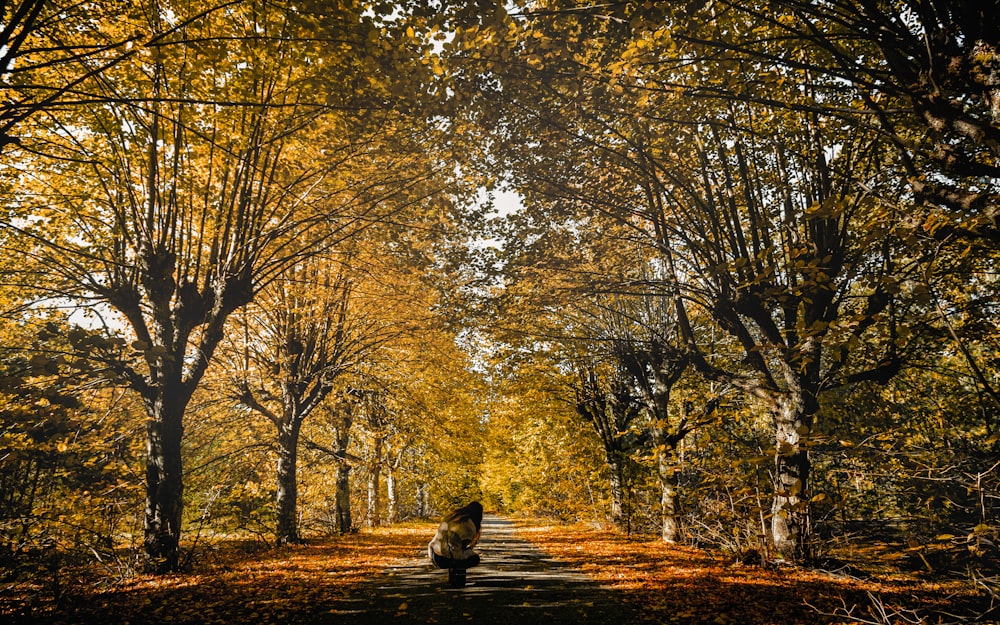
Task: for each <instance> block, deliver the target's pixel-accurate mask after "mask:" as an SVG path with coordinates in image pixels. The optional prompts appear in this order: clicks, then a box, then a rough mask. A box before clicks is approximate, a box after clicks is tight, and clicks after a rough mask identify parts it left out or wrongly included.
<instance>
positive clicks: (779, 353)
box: [456, 3, 915, 559]
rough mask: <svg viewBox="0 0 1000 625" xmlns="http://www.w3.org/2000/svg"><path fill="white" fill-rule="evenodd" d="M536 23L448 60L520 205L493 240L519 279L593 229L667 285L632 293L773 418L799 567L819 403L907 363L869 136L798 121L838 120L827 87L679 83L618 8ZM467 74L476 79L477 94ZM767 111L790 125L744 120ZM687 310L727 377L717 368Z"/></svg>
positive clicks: (778, 541) (680, 75)
mask: <svg viewBox="0 0 1000 625" xmlns="http://www.w3.org/2000/svg"><path fill="white" fill-rule="evenodd" d="M548 8H549V9H551V10H546V9H545V8H541V7H534V6H532V7H528V8H525V9H524V10H523V11H522V12H520V13H514V14H512V15H510V16H508V17H507V18H506V19H505V20H504V22H503V24H502V26H496V25H493V24H485V25H483V26H480V27H479V28H477V29H470V31H468V32H466V33H465V37H463V38H460V40H459V43H460V45H464V46H465V47H464V48H462V49H460V50H458V51H456V55H457V56H458V57H459V58H458V60H457V61H456V62H457V63H458V67H459V68H460V69H458V70H456V72H458V73H459V75H460V76H467V77H468V80H469V81H470V84H472V85H475V86H476V88H478V89H479V90H480V91H482V92H483V94H484V95H483V96H482V99H481V100H480V102H479V106H477V107H471V108H470V111H472V112H471V113H470V115H481V116H484V117H486V116H491V117H494V118H496V119H499V120H502V123H499V124H496V125H495V126H493V127H494V128H496V132H495V133H494V134H493V135H491V136H492V137H493V139H494V140H495V141H497V144H496V146H497V149H498V150H500V149H502V150H503V152H502V153H503V154H504V155H505V160H504V165H505V166H506V167H508V168H509V171H510V179H511V180H512V181H513V184H516V185H517V188H518V190H519V191H521V193H522V195H523V196H524V198H525V208H526V210H525V212H524V214H518V215H514V216H512V217H511V218H510V219H509V220H508V223H510V224H511V226H512V227H513V228H515V229H517V230H518V231H519V232H520V234H521V237H520V238H521V240H522V241H524V244H523V245H522V246H521V247H522V248H524V250H527V251H528V252H527V255H526V256H525V258H526V259H527V261H526V262H520V263H519V264H518V266H523V265H529V264H530V263H531V262H532V261H531V260H530V259H531V258H533V257H534V256H533V255H540V254H541V252H542V250H543V249H544V247H543V246H546V245H549V246H550V245H551V244H552V241H554V240H556V239H557V237H559V236H567V235H565V234H559V233H572V234H573V236H574V237H575V238H576V240H578V241H579V242H580V244H586V245H593V246H594V249H595V250H596V249H601V248H600V245H601V244H600V239H601V236H602V234H601V232H600V230H597V228H598V227H600V226H604V224H606V223H609V222H610V223H614V224H617V227H618V228H619V229H620V230H621V231H622V232H628V233H629V239H630V240H633V241H636V242H639V243H640V244H641V245H643V246H645V248H646V249H647V250H649V253H650V254H651V255H654V256H655V257H657V258H658V259H659V260H658V262H659V263H660V266H661V267H662V268H663V269H664V271H663V273H662V274H661V275H662V276H664V279H663V280H660V281H657V282H655V283H649V284H647V286H646V288H647V289H648V292H649V293H650V294H659V295H662V296H664V297H666V298H668V299H670V300H671V301H673V304H674V307H675V310H676V314H677V317H676V319H677V321H678V328H679V329H680V333H681V337H682V340H683V342H684V346H683V350H684V351H685V352H686V357H687V358H689V359H690V362H691V363H692V365H693V366H695V367H696V368H697V369H698V370H699V371H701V372H702V374H703V375H705V376H706V377H707V378H708V379H710V380H714V381H716V382H722V383H725V384H727V385H731V386H732V387H733V388H738V389H742V390H744V391H745V392H747V393H750V394H753V395H755V396H756V397H758V398H759V399H760V400H761V401H762V402H763V405H765V406H767V407H768V408H767V409H768V410H769V412H770V413H771V415H772V418H773V423H774V431H775V456H774V461H775V488H774V499H773V506H772V508H773V509H772V514H771V519H772V536H773V541H774V543H775V545H776V546H777V548H778V551H779V552H780V553H781V554H783V555H784V556H785V557H788V558H792V559H798V558H802V557H803V556H805V554H806V553H807V550H808V527H809V522H808V503H809V498H810V495H809V486H808V480H809V467H810V464H809V452H808V436H809V434H810V432H811V430H812V427H813V420H814V416H815V414H816V413H817V411H818V409H819V406H820V394H821V392H822V391H824V390H825V389H829V388H833V387H836V386H838V385H841V384H844V383H850V382H857V381H864V380H868V381H884V380H886V379H888V378H890V377H891V376H892V375H893V374H894V373H895V372H896V371H898V368H899V366H900V362H901V360H902V356H903V355H904V353H903V351H904V348H905V346H906V341H905V338H901V336H902V335H903V334H904V333H905V332H906V330H905V328H904V324H902V323H901V322H900V321H899V319H900V316H901V313H902V311H903V309H904V307H903V305H902V304H901V303H900V301H901V298H900V295H901V294H905V293H906V292H908V290H909V289H910V288H912V286H913V284H914V283H913V279H914V276H915V274H913V273H908V272H911V271H912V269H913V267H914V266H915V264H914V263H913V253H912V252H911V251H910V250H909V249H907V248H906V246H905V245H904V241H905V239H904V237H903V235H902V234H901V233H900V232H898V231H896V230H894V225H895V224H898V221H895V220H894V219H893V216H894V215H895V213H894V211H895V207H896V206H897V205H898V201H899V200H900V198H901V196H900V195H899V193H898V189H899V187H898V184H897V180H896V179H895V178H893V177H891V176H888V175H886V171H887V170H886V165H892V164H894V163H895V160H894V159H895V158H896V156H895V154H894V152H893V151H892V150H891V149H890V147H891V146H888V145H887V143H886V142H885V141H884V138H883V137H881V136H880V135H879V133H877V132H874V131H870V132H867V133H866V132H858V131H857V128H855V127H853V126H850V125H847V124H844V123H842V122H841V121H840V120H839V119H838V118H837V117H836V116H833V115H824V114H821V113H819V112H816V111H814V110H812V109H811V108H810V106H809V103H810V102H813V101H814V100H815V99H817V98H818V97H820V96H819V95H818V94H820V93H821V92H822V93H823V95H824V97H825V98H827V99H826V100H825V102H826V103H827V104H828V105H829V106H835V105H836V104H841V105H843V106H848V102H849V98H847V97H846V96H844V97H841V99H839V100H834V98H833V96H830V95H828V94H829V93H835V90H834V88H833V86H831V85H830V84H829V83H830V82H834V81H833V79H832V78H825V79H824V80H826V81H827V82H822V84H820V85H817V84H815V83H816V79H815V78H813V79H811V80H810V79H809V77H808V76H807V75H806V73H801V72H799V71H798V70H797V69H796V70H792V69H788V68H779V69H777V70H776V69H775V68H774V67H771V66H761V65H753V64H748V63H742V64H741V63H740V62H739V61H738V60H735V59H732V58H729V57H727V56H726V55H719V56H716V57H712V58H706V59H704V60H702V59H700V57H699V58H698V62H694V63H686V62H682V61H683V59H681V58H680V57H676V55H677V54H679V52H678V50H677V49H676V47H675V44H674V40H673V39H671V38H670V36H669V28H668V27H667V26H665V25H664V26H662V27H661V28H652V27H650V28H649V29H648V30H643V29H639V30H638V31H635V32H634V31H633V28H632V24H633V23H632V22H630V21H629V20H630V18H631V17H632V16H631V15H629V14H628V9H627V7H619V6H615V7H588V8H585V9H580V10H573V9H570V8H568V7H566V6H563V5H562V4H559V3H555V4H554V5H553V6H552V7H548ZM741 26H743V24H742V23H740V24H739V25H738V26H735V27H741ZM463 41H464V44H463V43H462V42H463ZM503 58H516V59H519V61H520V62H519V63H506V64H501V63H499V62H498V59H503ZM675 58H677V62H676V63H673V62H667V61H671V60H673V59H675ZM466 67H468V68H480V69H481V68H483V67H486V68H487V69H488V70H490V74H489V76H490V80H484V79H480V78H477V77H476V76H475V75H474V73H473V72H472V71H471V70H470V71H469V72H468V73H467V74H465V73H463V72H464V68H466ZM686 86H690V88H691V90H693V91H696V92H697V90H698V89H700V90H701V91H705V90H709V89H710V86H712V87H714V89H715V91H714V93H720V92H721V93H731V92H732V93H734V92H737V91H738V90H742V93H744V94H745V97H741V98H726V97H721V96H720V97H717V98H700V97H695V95H696V94H692V95H689V94H688V93H687V91H685V87H686ZM668 87H669V88H668ZM824 88H825V89H826V90H825V91H824ZM778 95H781V96H783V97H787V98H788V101H789V102H794V103H795V105H796V106H794V107H793V106H790V107H788V109H790V110H787V109H781V110H775V109H772V108H768V107H767V106H764V105H758V100H760V99H762V98H765V97H772V98H774V97H778ZM525 137H531V140H530V141H525V140H524V138H525ZM581 233H586V234H581ZM507 240H508V241H513V240H515V237H514V236H511V237H508V239H507ZM509 247H510V250H511V251H514V252H517V251H518V246H517V245H509ZM521 253H525V252H523V251H522V252H521ZM511 266H513V265H511ZM566 271H567V272H575V274H576V275H577V276H580V275H581V274H584V273H585V272H584V271H582V270H581V269H580V268H574V267H567V268H566ZM694 310H697V311H698V315H699V316H702V315H703V316H704V317H705V318H708V319H711V320H712V322H713V323H714V324H715V325H716V326H717V327H718V329H719V330H720V331H723V332H725V333H728V334H729V335H730V336H731V337H732V340H733V341H734V344H735V345H737V346H739V349H740V351H741V352H742V355H741V357H740V358H735V359H726V360H725V361H718V360H714V359H713V357H712V355H711V353H710V352H709V347H708V345H707V344H705V343H704V342H703V341H702V340H701V337H700V336H699V335H698V333H697V332H696V331H695V330H694V328H693V326H692V325H691V323H690V320H691V318H692V314H693V313H692V312H691V311H694ZM876 334H877V335H879V336H887V337H889V338H888V340H886V341H885V342H884V343H881V344H882V345H883V346H884V351H882V352H881V353H877V354H876V353H872V352H870V351H867V350H865V349H856V348H859V347H862V346H863V345H864V341H865V337H871V336H874V335H876ZM723 362H727V363H728V362H731V363H733V366H732V367H730V366H728V365H725V366H723V364H722V363H723Z"/></svg>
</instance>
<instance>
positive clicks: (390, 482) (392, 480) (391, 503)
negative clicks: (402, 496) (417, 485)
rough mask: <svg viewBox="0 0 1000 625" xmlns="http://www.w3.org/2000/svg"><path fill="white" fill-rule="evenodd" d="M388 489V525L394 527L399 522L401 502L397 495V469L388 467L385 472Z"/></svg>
mask: <svg viewBox="0 0 1000 625" xmlns="http://www.w3.org/2000/svg"><path fill="white" fill-rule="evenodd" d="M385 487H386V506H387V509H386V517H385V520H386V523H388V524H389V525H393V524H395V523H397V522H398V521H399V502H398V497H397V494H398V493H396V467H394V466H391V465H390V466H388V467H386V470H385Z"/></svg>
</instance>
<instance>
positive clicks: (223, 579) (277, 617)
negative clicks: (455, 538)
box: [0, 524, 434, 625]
mask: <svg viewBox="0 0 1000 625" xmlns="http://www.w3.org/2000/svg"><path fill="white" fill-rule="evenodd" d="M433 531H434V530H433V524H409V525H401V526H394V527H387V528H377V529H374V530H365V531H362V532H359V533H357V534H350V535H347V536H342V537H331V538H328V539H323V540H318V541H313V542H310V543H308V544H304V545H291V546H286V547H283V548H281V549H268V550H263V551H258V552H249V553H248V551H247V550H246V549H245V548H243V547H242V546H240V545H235V544H233V543H226V542H220V543H219V544H216V545H214V546H213V547H212V548H210V549H207V550H205V551H204V552H202V553H201V555H200V557H199V565H198V566H197V570H196V571H195V572H194V573H187V574H174V575H163V576H152V575H150V576H139V577H136V578H133V579H132V580H130V581H128V582H126V583H122V584H119V585H117V586H115V587H113V588H112V589H111V590H109V591H105V592H97V591H96V590H93V589H88V588H67V589H65V590H64V591H63V596H62V597H61V603H62V605H61V608H60V609H59V610H55V609H54V606H53V605H52V604H51V603H48V604H39V603H37V602H35V603H34V604H31V603H29V602H28V600H27V598H24V600H23V601H19V602H14V601H11V602H9V605H15V604H16V605H19V606H20V607H19V608H18V609H16V610H11V611H10V612H9V613H5V611H4V610H2V609H0V621H5V619H7V618H10V619H11V620H13V621H14V622H23V623H35V622H39V621H42V620H44V622H46V623H50V624H53V625H62V624H63V623H74V624H81V625H83V624H89V623H93V624H95V625H106V624H107V623H116V624H125V623H146V622H150V621H151V619H155V620H157V621H158V622H161V623H171V624H179V623H191V624H195V623H198V624H205V625H211V624H214V623H219V624H229V623H255V624H260V625H266V624H269V623H282V624H285V623H288V624H292V623H310V622H314V621H316V620H318V618H317V615H322V614H330V613H336V612H337V611H338V610H339V609H342V608H343V606H344V605H348V604H350V603H351V602H352V601H354V602H356V601H357V600H358V599H359V597H358V595H357V593H358V589H359V588H360V587H361V586H362V585H363V584H365V583H366V582H368V581H370V580H371V579H372V578H374V577H375V576H376V575H378V574H380V573H382V572H383V571H385V570H386V569H387V568H389V567H390V566H392V565H393V564H395V563H396V562H398V560H399V559H400V558H403V557H406V556H412V555H413V553H415V552H417V551H418V550H420V549H421V548H422V547H423V546H424V545H425V544H426V542H427V536H429V535H432V534H433ZM4 604H7V602H4V603H0V605H4ZM26 607H27V609H25V608H26ZM406 608H407V603H406V602H405V601H403V602H402V603H401V605H400V606H399V611H400V612H401V613H405V611H406ZM5 622H6V621H5Z"/></svg>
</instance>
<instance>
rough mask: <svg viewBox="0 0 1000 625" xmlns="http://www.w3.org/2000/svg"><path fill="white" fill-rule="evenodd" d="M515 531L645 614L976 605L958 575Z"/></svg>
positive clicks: (717, 616) (567, 532) (654, 619)
mask: <svg viewBox="0 0 1000 625" xmlns="http://www.w3.org/2000/svg"><path fill="white" fill-rule="evenodd" d="M518 533H519V535H520V536H521V537H523V538H524V539H526V540H529V541H531V542H533V543H535V544H536V545H538V546H539V547H540V548H541V549H542V550H543V551H545V552H547V553H548V554H550V555H552V556H554V557H556V558H559V559H561V560H564V561H566V562H568V563H570V564H572V565H573V566H574V567H576V568H578V569H579V570H582V571H584V572H586V573H587V574H588V575H589V576H590V577H592V578H593V579H595V580H596V581H598V582H600V583H601V585H602V586H605V587H607V588H611V589H614V590H615V591H617V592H618V593H619V594H620V596H621V599H622V600H623V601H624V602H627V603H630V604H633V605H640V606H642V610H641V613H642V614H643V615H644V618H646V619H647V621H648V622H650V623H684V624H685V625H687V624H692V625H693V624H702V625H734V624H736V623H739V624H741V625H771V624H774V625H778V624H781V625H785V624H792V623H809V624H812V623H824V622H830V623H849V622H858V621H857V620H856V618H855V616H858V615H862V614H864V615H870V613H871V612H873V611H874V612H876V613H878V612H880V611H883V610H884V606H885V605H893V606H894V607H895V609H896V611H897V612H899V613H902V612H903V611H904V610H905V611H906V613H916V614H920V615H923V616H924V617H926V618H927V622H936V620H937V616H940V615H944V614H948V613H950V614H956V613H965V614H976V613H977V610H978V609H979V607H978V606H977V603H978V598H977V596H976V594H975V593H974V592H973V591H972V590H971V589H970V587H969V585H968V584H964V583H962V582H961V581H958V580H953V581H951V582H944V581H938V582H935V583H932V582H926V581H923V580H921V579H919V578H918V577H916V576H913V575H909V576H900V575H899V573H898V571H897V573H896V575H894V576H893V577H891V578H890V577H888V576H887V577H883V578H876V577H868V578H865V579H859V578H852V577H847V576H838V575H834V574H831V573H826V572H821V571H814V570H809V569H805V568H797V567H790V566H788V567H771V568H764V567H757V566H741V565H732V564H730V563H729V562H728V561H727V560H725V559H724V558H722V557H721V556H719V555H716V554H713V553H710V552H707V551H704V550H700V549H695V548H691V547H683V546H677V545H670V544H667V543H663V542H661V541H657V540H643V539H636V538H630V537H627V536H624V535H621V534H618V533H615V532H611V531H604V530H599V529H595V528H593V527H592V526H586V525H572V526H547V525H538V524H531V525H529V524H525V523H520V524H519V526H518ZM848 613H850V615H852V616H849V615H848ZM876 622H882V621H876Z"/></svg>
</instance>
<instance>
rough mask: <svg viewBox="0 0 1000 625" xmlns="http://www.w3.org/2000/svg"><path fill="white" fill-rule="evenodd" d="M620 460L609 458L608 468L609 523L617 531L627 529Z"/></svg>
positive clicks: (623, 478) (623, 472)
mask: <svg viewBox="0 0 1000 625" xmlns="http://www.w3.org/2000/svg"><path fill="white" fill-rule="evenodd" d="M623 464H624V463H623V462H622V460H621V459H620V458H609V459H608V468H609V469H610V471H611V475H610V479H609V487H610V489H611V522H612V523H613V524H614V526H615V527H616V528H618V529H622V530H626V529H628V515H627V510H626V501H625V496H626V493H625V467H624V466H623Z"/></svg>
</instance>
